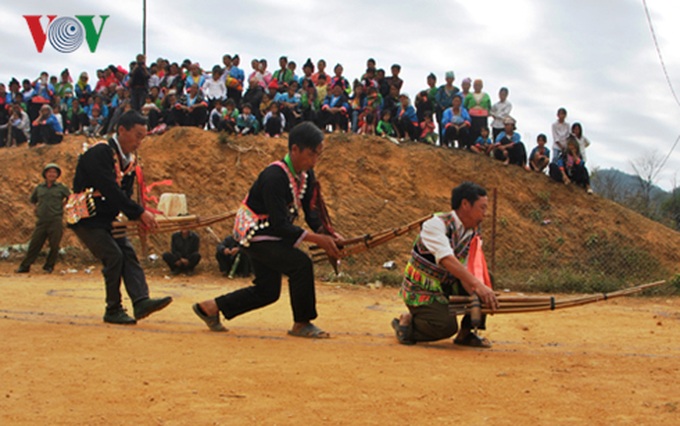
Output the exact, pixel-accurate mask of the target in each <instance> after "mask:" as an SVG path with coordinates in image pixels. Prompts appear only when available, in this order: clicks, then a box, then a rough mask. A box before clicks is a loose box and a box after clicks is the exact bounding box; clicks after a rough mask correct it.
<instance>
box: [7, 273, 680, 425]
mask: <svg viewBox="0 0 680 426" xmlns="http://www.w3.org/2000/svg"><path fill="white" fill-rule="evenodd" d="M246 284H247V283H246V281H239V280H236V281H229V280H226V279H218V278H216V277H214V276H210V275H209V274H204V275H199V276H195V277H192V278H188V279H187V278H182V277H177V278H173V279H163V278H153V279H151V281H150V286H151V288H152V292H153V294H154V295H156V296H158V295H172V296H173V297H174V299H175V301H174V303H173V304H172V305H170V306H169V307H168V308H166V309H165V310H164V311H162V312H159V313H157V314H154V315H152V316H151V317H150V318H148V319H146V320H144V321H142V322H140V323H139V324H138V325H136V326H127V327H126V326H112V325H106V324H103V323H102V322H101V314H102V311H103V297H104V290H103V287H102V283H101V277H100V276H99V275H98V274H97V273H96V272H95V273H93V274H92V275H87V274H85V273H83V272H79V273H76V274H66V275H52V276H47V275H44V274H31V275H28V276H25V275H21V276H19V275H14V274H12V273H11V265H9V264H8V263H3V264H0V300H2V301H3V302H2V304H1V307H0V333H1V335H2V342H3V345H2V347H3V350H2V357H0V375H1V377H2V380H0V424H4V425H15V424H26V425H28V424H31V425H33V424H88V425H99V424H141V425H147V424H148V425H153V424H169V425H183V424H196V425H204V424H272V425H274V424H375V425H385V424H396V425H400V424H404V425H405V424H478V425H481V424H488V425H523V424H574V425H582V424H597V425H599V424H602V425H606V424H622V425H645V424H649V425H651V424H655V425H677V424H679V423H680V396H679V395H678V392H677V390H678V389H677V378H678V376H679V375H680V346H679V345H678V342H680V300H679V299H677V298H671V299H664V298H645V299H641V298H621V299H615V300H610V301H608V302H603V303H599V304H594V305H588V306H584V307H580V308H574V309H571V310H562V311H557V312H545V313H534V314H517V315H498V316H495V317H492V318H491V319H490V321H489V330H488V331H487V332H486V334H485V335H486V336H487V337H488V338H489V339H491V340H492V342H493V343H494V347H493V348H492V349H489V350H476V349H464V348H460V347H456V346H454V345H452V344H451V342H450V340H447V341H440V342H436V343H431V344H419V345H416V346H409V347H406V346H401V345H399V344H397V343H396V340H395V338H394V336H393V335H392V332H391V329H390V327H389V322H390V320H391V319H392V318H393V317H394V316H396V315H398V314H399V312H400V311H401V310H402V305H401V303H400V301H399V300H398V297H397V295H396V291H395V290H394V289H379V290H370V289H368V288H366V287H355V286H343V287H339V286H337V285H329V284H324V283H319V284H318V285H317V288H318V300H319V311H320V318H319V320H318V321H317V324H319V325H320V326H322V327H323V328H325V329H326V330H328V331H329V332H331V334H332V338H331V339H329V340H324V341H310V340H304V339H300V338H294V337H289V336H287V335H286V330H287V328H288V327H289V326H290V321H291V320H290V317H291V315H290V308H289V306H288V302H287V295H286V294H285V293H286V292H285V291H284V294H283V295H282V298H281V300H280V301H279V302H277V303H275V304H274V305H272V306H269V307H267V308H264V309H261V310H259V311H256V312H253V313H250V314H247V315H244V316H242V317H240V318H237V319H236V320H234V321H232V322H230V323H228V324H227V326H228V327H229V328H230V331H229V332H228V333H211V332H209V331H208V330H207V328H206V327H205V326H204V325H203V323H202V322H200V320H198V319H197V318H196V317H195V316H194V314H193V313H192V312H191V308H190V307H191V304H192V303H193V302H195V301H198V300H202V299H205V298H208V297H214V296H216V295H218V294H220V293H222V292H227V291H231V290H233V289H235V288H237V287H240V286H244V285H246ZM126 304H127V305H128V306H129V303H128V302H126Z"/></svg>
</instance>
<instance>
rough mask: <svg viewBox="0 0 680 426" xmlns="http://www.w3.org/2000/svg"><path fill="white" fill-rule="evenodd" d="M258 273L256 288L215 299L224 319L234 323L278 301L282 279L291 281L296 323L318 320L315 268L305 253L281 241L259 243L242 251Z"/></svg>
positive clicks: (253, 286)
mask: <svg viewBox="0 0 680 426" xmlns="http://www.w3.org/2000/svg"><path fill="white" fill-rule="evenodd" d="M242 250H243V252H244V253H246V254H247V255H248V256H249V257H250V261H251V264H252V267H253V271H254V272H255V279H254V280H253V285H252V286H250V287H246V288H242V289H239V290H236V291H234V292H232V293H229V294H225V295H223V296H219V297H218V298H216V299H215V302H216V303H217V306H218V307H219V309H220V311H221V312H222V314H224V317H225V318H227V319H232V318H234V317H237V316H239V315H241V314H244V313H246V312H249V311H252V310H254V309H258V308H261V307H263V306H267V305H270V304H272V303H274V302H276V301H277V300H278V299H279V296H280V294H281V278H282V276H283V275H286V276H287V277H288V288H289V292H290V304H291V306H292V308H293V320H294V321H295V322H307V321H311V320H313V319H315V318H316V317H317V312H316V294H315V291H314V265H313V263H312V260H311V259H310V258H309V256H307V255H306V254H305V253H304V252H303V251H302V250H300V249H298V248H295V247H291V246H290V245H289V244H285V243H283V242H281V241H260V242H255V243H251V244H250V246H249V247H246V248H242Z"/></svg>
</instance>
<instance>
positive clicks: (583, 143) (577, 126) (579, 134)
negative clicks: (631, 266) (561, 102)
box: [571, 123, 590, 161]
mask: <svg viewBox="0 0 680 426" xmlns="http://www.w3.org/2000/svg"><path fill="white" fill-rule="evenodd" d="M571 134H572V135H573V136H574V137H575V138H576V141H577V142H578V145H579V148H581V157H583V161H587V158H586V148H588V147H589V146H590V141H589V140H588V138H587V137H585V136H583V127H581V123H574V124H572V125H571Z"/></svg>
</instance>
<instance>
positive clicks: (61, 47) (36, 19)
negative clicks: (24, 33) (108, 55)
mask: <svg viewBox="0 0 680 426" xmlns="http://www.w3.org/2000/svg"><path fill="white" fill-rule="evenodd" d="M23 16H24V19H25V20H26V23H27V24H28V29H29V30H31V35H32V36H33V42H35V48H36V49H37V50H38V53H42V51H43V49H44V48H45V42H46V41H47V40H49V41H50V44H51V45H52V47H53V48H54V50H56V51H57V52H61V53H71V52H75V51H76V50H78V48H79V47H80V45H81V44H83V39H85V40H86V41H87V46H88V47H89V48H90V52H92V53H94V51H95V50H97V45H98V44H99V38H100V37H101V35H102V31H103V30H104V23H106V20H107V19H109V16H110V15H99V17H100V18H101V20H102V22H101V24H100V25H99V30H97V29H96V28H95V26H94V15H76V16H75V17H71V16H60V17H58V18H57V15H47V18H48V19H49V22H48V23H47V26H46V27H45V28H43V26H42V24H41V23H40V18H42V15H23Z"/></svg>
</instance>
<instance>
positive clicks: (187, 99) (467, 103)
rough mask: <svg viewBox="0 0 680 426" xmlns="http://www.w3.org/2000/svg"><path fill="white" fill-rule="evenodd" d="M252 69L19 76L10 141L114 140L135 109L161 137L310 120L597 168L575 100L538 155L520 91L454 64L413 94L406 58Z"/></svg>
mask: <svg viewBox="0 0 680 426" xmlns="http://www.w3.org/2000/svg"><path fill="white" fill-rule="evenodd" d="M240 65H241V64H240V57H239V56H238V55H233V56H232V55H228V54H227V55H224V56H223V57H222V64H221V65H215V66H213V67H212V68H211V69H210V70H204V69H202V68H201V66H200V65H199V64H198V63H194V62H192V61H191V60H189V59H185V60H184V61H183V62H182V63H181V64H179V63H176V62H170V61H168V60H166V59H163V58H158V59H157V60H156V62H154V63H152V64H150V65H148V66H147V63H146V58H145V56H144V55H137V57H136V59H135V61H133V62H131V63H130V64H129V67H128V68H127V69H126V68H124V67H122V66H114V65H109V66H108V67H106V68H103V69H100V70H97V72H96V79H97V81H96V83H94V87H93V86H92V84H91V83H90V80H89V75H88V73H87V72H81V73H80V74H79V76H78V77H77V80H75V81H74V78H73V77H72V76H71V74H70V72H69V70H68V69H65V70H63V71H62V72H61V74H60V75H59V77H57V76H55V75H52V76H50V75H49V74H48V73H47V72H45V71H43V72H42V73H41V74H40V76H39V77H38V78H37V79H35V80H34V81H31V80H29V79H24V80H23V81H22V82H21V83H19V81H18V80H17V79H16V78H12V80H11V81H10V82H9V84H8V87H9V89H7V87H6V86H5V84H4V83H0V146H16V145H21V144H24V143H28V146H29V147H30V146H36V145H39V144H55V143H59V142H61V140H62V139H63V135H64V134H66V133H72V134H85V135H88V136H104V135H106V134H110V133H113V129H115V125H116V122H117V120H118V117H120V115H121V114H122V113H123V112H125V111H127V110H128V109H135V110H138V111H141V112H142V113H143V114H144V115H146V116H147V117H148V126H149V133H150V134H156V133H162V132H164V131H165V130H167V128H169V127H172V126H196V127H199V128H203V129H209V130H212V131H219V132H228V133H231V134H235V135H238V136H243V135H252V134H257V133H260V132H262V133H264V134H265V135H267V136H270V137H278V136H280V135H281V134H282V133H284V132H287V131H288V130H290V129H291V128H292V127H293V126H295V125H296V124H298V123H299V122H301V121H311V122H313V123H315V124H316V125H317V126H319V127H320V128H321V129H323V130H325V131H326V132H353V133H358V134H376V135H380V136H384V137H388V138H390V139H391V140H392V141H394V142H396V143H399V142H401V141H406V140H409V141H417V142H422V143H428V144H433V145H437V146H442V147H449V148H458V149H464V150H469V151H471V152H474V153H478V154H481V155H488V156H491V157H493V158H496V159H497V160H499V161H501V162H502V163H503V164H506V165H509V164H512V165H518V166H521V167H523V168H525V169H526V170H529V171H531V170H533V171H537V172H541V173H544V172H546V171H548V173H549V174H550V176H551V177H553V178H554V179H555V180H558V181H560V182H564V183H565V184H568V183H571V182H575V183H577V184H579V185H582V186H584V187H585V188H586V189H587V190H588V191H589V192H590V186H589V183H588V181H587V177H588V173H587V170H585V157H586V156H585V149H586V148H587V147H588V145H589V144H590V142H589V141H588V139H587V138H585V136H584V135H583V127H582V126H581V125H580V124H579V123H574V125H573V126H570V125H569V123H568V122H567V121H566V117H567V111H566V110H565V109H564V108H560V109H559V111H558V114H557V117H558V118H557V121H556V122H555V123H554V124H553V125H552V132H551V133H552V138H553V145H552V149H550V148H547V147H546V144H547V141H548V139H547V137H546V136H545V135H544V134H540V135H539V136H538V137H537V141H536V146H535V147H534V148H533V149H532V150H531V151H530V153H529V155H527V149H526V148H525V143H524V142H523V141H522V139H521V136H520V134H519V133H518V132H517V131H516V121H515V119H513V118H512V116H511V112H512V104H511V103H510V102H509V101H508V96H509V91H508V89H507V88H505V87H503V88H501V89H500V91H499V93H498V101H497V102H495V103H493V102H492V100H491V96H489V94H488V93H486V92H484V82H483V81H482V80H481V79H476V80H474V81H472V80H471V79H470V78H465V79H463V81H462V83H461V87H460V88H459V87H457V86H455V85H454V81H455V74H454V72H453V71H448V72H446V73H445V75H444V80H445V82H444V84H441V85H439V86H438V85H437V76H436V75H435V74H433V73H431V74H429V75H428V76H427V77H426V82H427V88H425V89H424V90H421V91H420V92H418V93H417V94H416V95H415V97H414V98H413V99H412V98H411V97H410V96H409V95H408V94H407V93H404V92H403V91H402V87H403V83H404V82H403V80H402V79H401V78H400V77H399V75H400V73H401V66H400V65H398V64H394V65H392V66H391V67H390V73H389V75H387V73H386V72H385V70H384V69H382V68H378V67H377V65H376V62H375V60H373V59H368V61H367V62H366V70H365V72H364V74H363V75H361V76H360V77H357V78H354V79H353V80H352V81H351V82H350V80H349V79H348V78H347V77H345V76H344V75H343V72H344V69H343V66H342V65H341V64H336V65H335V66H334V67H333V69H332V72H331V71H327V64H326V61H325V60H323V59H320V60H319V61H317V63H316V64H314V63H313V62H312V60H311V59H307V61H306V62H305V63H304V64H303V65H302V67H301V73H300V74H298V73H297V64H296V63H295V62H293V61H289V60H288V58H287V57H285V56H282V57H280V58H279V61H278V66H277V67H276V69H275V70H274V72H273V73H272V72H270V71H269V69H268V64H267V61H266V60H265V59H253V60H252V61H251V62H250V68H251V69H250V70H249V71H244V70H243V69H242V68H241V67H240ZM489 121H491V122H490V123H489ZM575 148H577V149H575ZM582 169H583V170H582ZM584 170H585V173H584ZM584 175H585V178H584V177H583V176H584Z"/></svg>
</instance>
